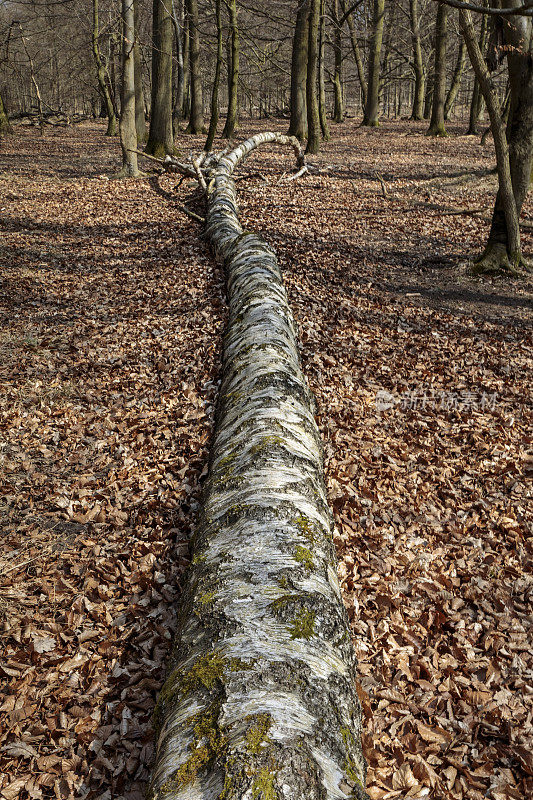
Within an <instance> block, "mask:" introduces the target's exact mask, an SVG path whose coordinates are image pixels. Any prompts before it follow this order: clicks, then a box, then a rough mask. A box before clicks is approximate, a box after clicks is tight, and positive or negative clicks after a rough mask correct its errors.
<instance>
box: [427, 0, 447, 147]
mask: <svg viewBox="0 0 533 800" xmlns="http://www.w3.org/2000/svg"><path fill="white" fill-rule="evenodd" d="M447 19H448V6H447V5H446V3H444V2H441V0H439V5H438V8H437V22H436V24H435V71H434V73H433V102H432V104H431V121H430V123H429V128H428V130H427V136H446V135H447V134H446V129H445V127H444V102H445V100H446V40H447V37H448V30H447Z"/></svg>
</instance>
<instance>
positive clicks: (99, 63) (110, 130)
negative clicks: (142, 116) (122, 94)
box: [92, 0, 118, 136]
mask: <svg viewBox="0 0 533 800" xmlns="http://www.w3.org/2000/svg"><path fill="white" fill-rule="evenodd" d="M98 12H99V8H98V0H93V27H92V50H93V58H94V63H95V64H96V77H97V78H98V86H99V89H100V94H101V95H102V99H103V101H104V104H105V110H106V116H107V131H106V136H115V135H116V133H117V130H118V128H117V116H116V114H115V108H114V105H113V101H112V98H111V92H110V91H109V86H108V83H107V80H106V77H107V74H106V68H105V64H104V61H103V59H102V56H101V53H100V46H99V43H98V38H99V35H100V23H99V17H98Z"/></svg>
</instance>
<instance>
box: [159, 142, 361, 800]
mask: <svg viewBox="0 0 533 800" xmlns="http://www.w3.org/2000/svg"><path fill="white" fill-rule="evenodd" d="M268 142H276V143H279V144H285V145H290V146H292V147H293V148H294V151H295V153H296V154H297V157H298V166H299V167H302V166H303V155H302V154H301V150H300V146H299V143H298V141H297V140H296V139H295V138H293V137H288V136H283V135H281V134H275V133H263V134H258V135H256V136H254V137H252V138H251V139H248V140H247V141H246V142H244V143H243V144H241V145H240V146H239V147H238V148H237V149H236V150H234V151H232V152H231V153H229V154H227V155H223V156H222V157H221V158H220V159H219V160H218V161H217V162H216V167H215V168H214V170H212V171H211V173H209V172H208V168H207V167H206V165H207V164H208V163H209V160H210V158H212V156H208V157H207V158H206V159H205V160H204V164H203V167H202V168H203V169H204V175H205V177H206V179H207V181H208V189H209V196H208V213H207V222H206V237H207V239H208V240H209V241H210V242H211V244H212V246H213V248H214V250H215V253H216V256H217V258H218V259H220V260H221V261H222V262H223V263H224V265H225V269H226V275H227V292H228V302H229V314H230V318H229V325H228V329H227V333H226V335H225V341H224V358H223V372H222V383H221V387H220V394H219V399H218V407H217V415H216V427H215V435H214V441H213V445H212V450H211V460H210V470H209V477H208V480H207V484H206V490H205V497H204V502H203V506H202V513H201V518H200V521H199V524H198V528H197V531H196V533H195V537H194V550H193V552H194V555H193V560H192V565H191V567H190V569H189V572H188V575H187V579H186V586H185V591H184V597H183V600H182V604H181V607H180V626H179V632H178V634H177V637H176V641H175V645H174V648H173V652H172V661H171V667H170V671H169V675H168V678H167V681H166V683H165V685H164V687H163V690H162V692H161V696H160V699H159V702H158V705H157V709H156V723H157V756H156V766H155V769H154V772H153V776H152V782H151V786H150V793H149V796H150V797H151V798H169V799H171V800H174V799H176V800H177V799H178V798H180V799H183V800H184V799H185V798H187V800H200V798H202V800H211V798H213V799H214V798H225V800H237V798H239V800H244V799H246V800H260V798H263V800H275V798H279V800H336V799H337V798H339V800H342V798H366V797H367V795H366V793H365V791H364V788H363V787H364V782H365V773H366V765H365V761H364V758H363V755H362V751H361V744H360V731H361V711H360V705H359V700H358V697H357V693H356V691H355V686H354V677H355V668H356V661H355V657H354V652H353V649H352V644H351V638H350V632H349V627H348V622H347V618H346V613H345V610H344V606H343V604H342V599H341V593H340V588H339V583H338V579H337V573H336V559H335V551H334V547H333V541H332V527H333V522H332V517H331V513H330V511H329V508H328V505H327V500H326V493H325V488H324V482H323V468H322V455H321V443H320V439H319V434H318V430H317V426H316V423H315V419H314V410H313V400H312V396H311V393H310V390H309V388H308V386H307V383H306V381H305V378H304V376H303V374H302V371H301V367H300V363H299V356H298V349H297V342H296V334H295V328H294V322H293V319H292V315H291V311H290V309H289V306H288V302H287V296H286V292H285V289H284V287H283V283H282V278H281V274H280V270H279V267H278V264H277V260H276V256H275V253H274V252H273V251H272V249H271V248H270V247H269V246H268V245H267V244H266V243H265V242H264V241H263V240H262V239H261V238H260V237H259V236H257V235H255V234H253V233H250V232H248V231H243V229H242V227H241V225H240V223H239V219H238V212H237V203H236V192H235V184H234V181H233V177H232V173H233V171H234V169H235V167H236V166H237V164H239V163H240V162H241V161H242V160H243V159H244V158H246V156H247V155H248V154H249V153H250V152H251V151H252V150H253V149H254V148H255V147H257V146H258V145H260V144H262V143H268Z"/></svg>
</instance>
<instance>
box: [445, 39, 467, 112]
mask: <svg viewBox="0 0 533 800" xmlns="http://www.w3.org/2000/svg"><path fill="white" fill-rule="evenodd" d="M465 62H466V44H465V42H464V41H461V42H460V43H459V52H458V53H457V61H456V62H455V69H454V71H453V77H452V82H451V84H450V88H449V90H448V94H447V95H446V100H445V101H444V119H445V120H447V119H448V117H449V116H450V114H451V111H452V108H453V104H454V103H455V100H456V98H457V94H458V92H459V87H460V86H461V78H462V77H463V71H464V68H465Z"/></svg>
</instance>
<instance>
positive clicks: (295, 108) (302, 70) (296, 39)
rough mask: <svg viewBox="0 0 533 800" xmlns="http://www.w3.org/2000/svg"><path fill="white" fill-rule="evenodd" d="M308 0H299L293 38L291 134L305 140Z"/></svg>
mask: <svg viewBox="0 0 533 800" xmlns="http://www.w3.org/2000/svg"><path fill="white" fill-rule="evenodd" d="M307 16H308V13H307V0H299V3H298V10H297V12H296V22H295V25H294V36H293V39H292V64H291V107H290V112H291V121H290V124H289V134H290V135H292V136H296V138H297V139H299V140H300V141H303V140H304V139H305V137H306V136H307V100H306V85H307V44H308V41H307V40H308V30H307Z"/></svg>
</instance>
